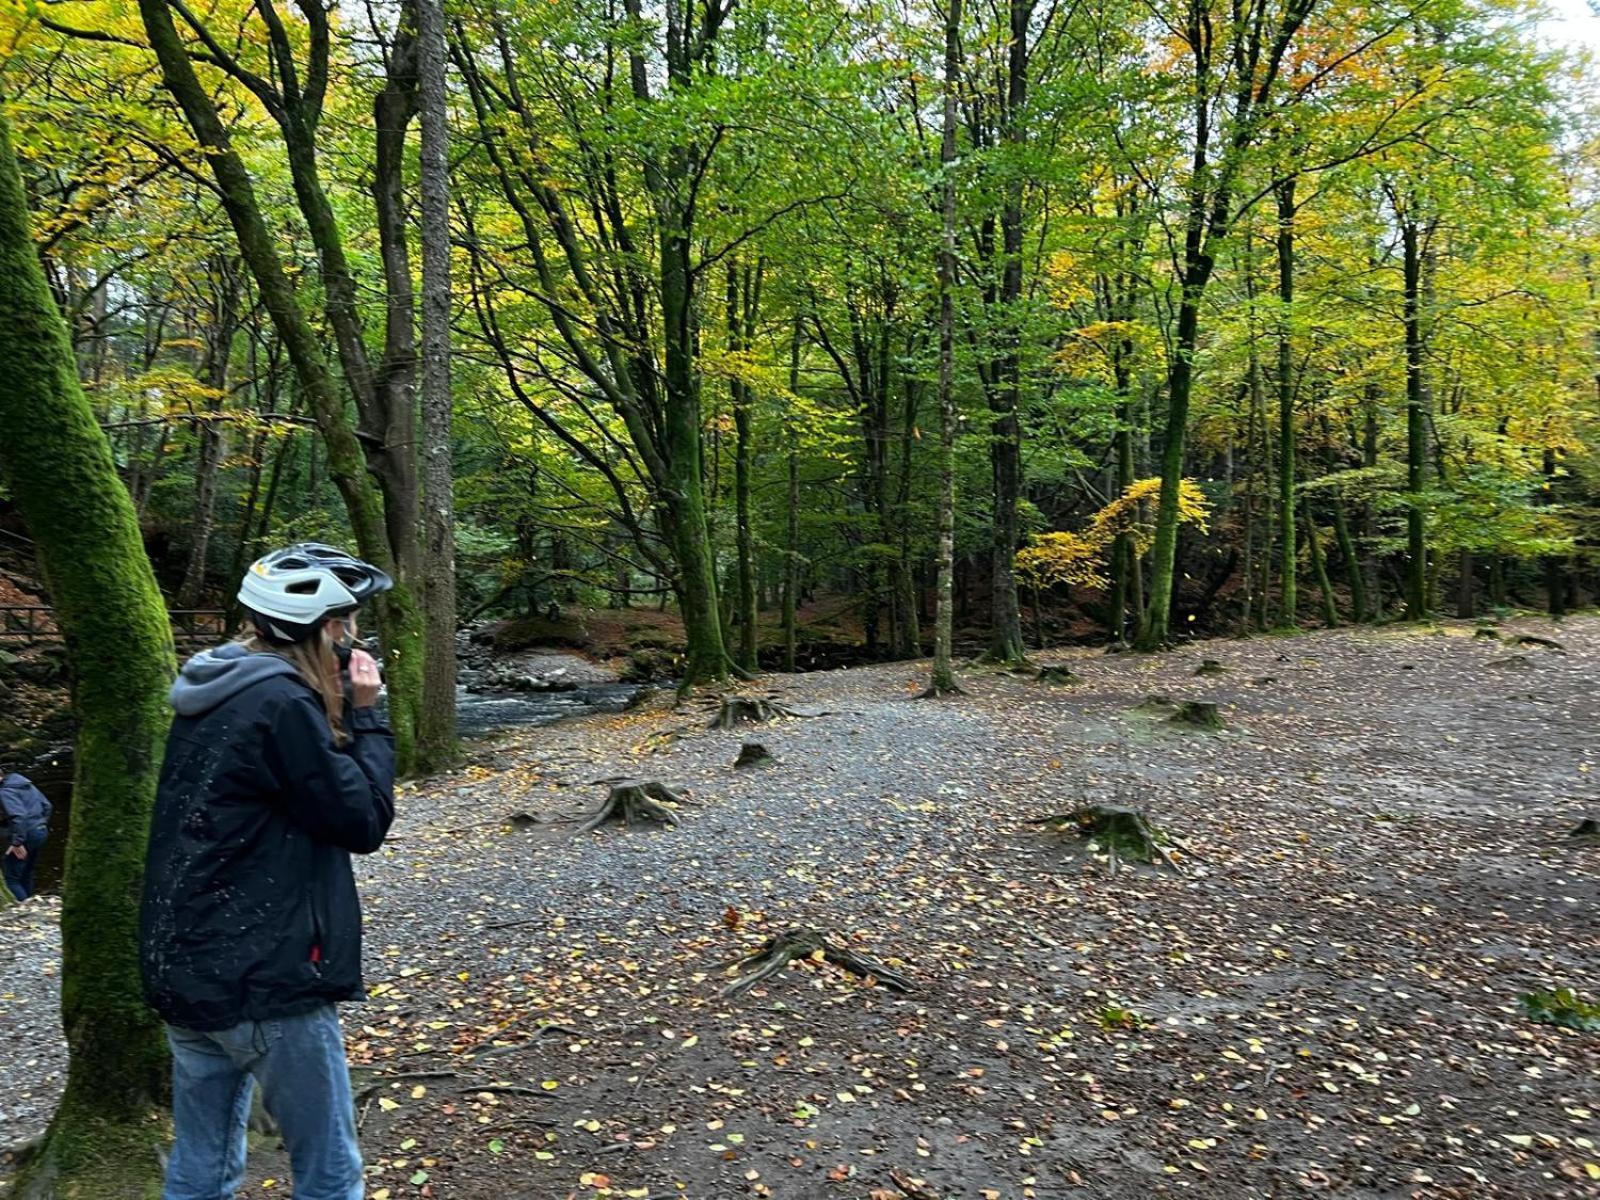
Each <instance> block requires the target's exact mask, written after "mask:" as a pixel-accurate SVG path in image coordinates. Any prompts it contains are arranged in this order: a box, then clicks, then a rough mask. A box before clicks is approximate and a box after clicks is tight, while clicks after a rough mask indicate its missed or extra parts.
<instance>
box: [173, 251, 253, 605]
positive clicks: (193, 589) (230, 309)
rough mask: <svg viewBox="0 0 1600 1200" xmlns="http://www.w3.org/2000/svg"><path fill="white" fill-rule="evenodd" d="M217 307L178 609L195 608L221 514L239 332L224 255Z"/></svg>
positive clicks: (216, 265)
mask: <svg viewBox="0 0 1600 1200" xmlns="http://www.w3.org/2000/svg"><path fill="white" fill-rule="evenodd" d="M211 276H212V279H211V287H212V296H213V305H212V311H211V324H210V326H209V327H208V329H207V330H206V359H205V365H204V368H203V371H202V376H203V378H204V380H205V385H206V388H207V389H208V390H209V391H210V393H211V395H210V396H209V397H207V400H206V413H207V415H206V416H205V417H202V418H201V419H200V422H199V435H200V438H199V442H200V445H199V452H198V454H197V455H196V459H195V465H194V517H193V523H192V526H191V540H190V543H189V561H188V565H187V566H185V568H184V572H183V582H182V583H181V584H180V585H179V587H178V607H179V608H194V607H195V606H196V605H197V604H199V602H200V594H201V592H202V591H203V590H204V588H205V582H206V558H207V556H208V555H209V553H210V550H211V531H212V529H213V527H214V526H215V524H216V516H217V476H218V474H219V473H220V471H221V469H222V460H223V457H224V456H225V455H226V453H227V426H226V425H225V424H224V423H223V422H222V421H220V420H216V419H215V417H216V416H217V415H218V414H220V413H221V411H222V408H223V403H224V401H225V400H226V399H227V392H228V364H229V359H230V358H231V357H232V352H233V336H234V334H235V333H236V332H237V331H238V328H239V277H238V270H237V266H236V265H235V263H234V262H232V261H230V260H229V259H228V258H227V256H225V255H217V256H216V257H215V258H214V259H213V261H212V264H211Z"/></svg>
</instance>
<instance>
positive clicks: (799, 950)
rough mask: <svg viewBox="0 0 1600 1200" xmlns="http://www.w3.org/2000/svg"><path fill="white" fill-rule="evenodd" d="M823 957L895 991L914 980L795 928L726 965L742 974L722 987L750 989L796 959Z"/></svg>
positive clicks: (732, 991) (727, 992) (730, 992)
mask: <svg viewBox="0 0 1600 1200" xmlns="http://www.w3.org/2000/svg"><path fill="white" fill-rule="evenodd" d="M818 956H820V957H821V959H822V961H823V962H828V963H832V964H833V965H834V966H836V967H839V968H841V969H842V970H845V971H848V972H850V973H851V974H852V975H859V976H861V977H862V978H863V979H867V980H870V981H872V982H873V983H876V984H879V985H880V986H882V987H886V988H888V989H889V990H890V991H894V992H909V991H910V990H911V981H910V980H909V979H907V978H906V977H905V976H904V975H900V974H898V973H896V972H895V971H893V970H891V969H890V968H888V967H886V966H884V964H883V963H881V962H877V961H876V960H874V959H870V958H868V957H867V956H866V955H864V954H857V953H856V952H855V951H854V950H849V949H846V948H845V947H843V946H840V945H836V944H835V943H834V942H831V941H829V940H828V938H827V937H825V936H824V935H823V934H821V933H818V932H817V931H816V930H814V929H791V930H788V931H786V932H784V933H780V934H778V935H777V936H775V937H770V938H768V939H767V940H766V941H765V942H763V943H761V948H760V949H759V950H757V951H756V952H755V953H754V954H747V955H745V956H744V957H743V958H736V959H734V960H733V961H732V962H730V963H725V964H724V965H723V969H724V970H731V971H738V972H740V974H739V977H738V978H737V979H735V980H734V981H733V982H732V983H730V984H728V986H727V987H725V988H723V989H722V994H723V996H724V997H728V996H737V995H739V994H740V993H742V992H747V991H749V990H750V989H751V988H753V987H755V986H756V984H758V983H761V982H763V981H765V980H768V979H771V978H772V977H773V976H775V975H777V974H779V973H780V972H782V971H783V970H784V968H786V967H787V966H788V965H789V964H790V963H792V962H804V961H806V960H807V959H815V958H817V957H818Z"/></svg>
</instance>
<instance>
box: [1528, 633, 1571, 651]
mask: <svg viewBox="0 0 1600 1200" xmlns="http://www.w3.org/2000/svg"><path fill="white" fill-rule="evenodd" d="M1516 645H1518V646H1537V647H1538V648H1539V649H1541V650H1557V651H1561V652H1563V653H1564V652H1565V651H1566V647H1565V646H1563V645H1562V644H1561V643H1560V642H1557V641H1552V640H1551V639H1550V638H1547V637H1535V636H1534V635H1533V634H1531V633H1524V634H1522V635H1520V636H1519V637H1518V638H1517V639H1516Z"/></svg>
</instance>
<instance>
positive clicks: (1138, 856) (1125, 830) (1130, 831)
mask: <svg viewBox="0 0 1600 1200" xmlns="http://www.w3.org/2000/svg"><path fill="white" fill-rule="evenodd" d="M1028 824H1030V825H1049V826H1050V827H1051V828H1053V829H1054V830H1056V832H1058V833H1065V832H1071V833H1076V834H1077V835H1078V836H1079V837H1081V838H1087V839H1088V840H1089V841H1090V842H1091V843H1092V844H1094V845H1096V846H1098V847H1099V848H1100V849H1102V850H1104V851H1105V853H1106V859H1107V862H1108V864H1109V865H1110V868H1111V873H1112V874H1113V875H1115V874H1116V873H1117V868H1118V867H1119V866H1120V865H1121V863H1122V862H1124V861H1127V862H1141V863H1148V864H1150V865H1165V866H1168V867H1171V868H1172V869H1173V870H1174V871H1177V872H1178V873H1179V874H1180V875H1181V874H1182V873H1183V868H1182V867H1181V866H1179V865H1178V862H1177V860H1176V859H1174V858H1173V857H1172V854H1171V852H1170V851H1169V850H1168V849H1167V847H1168V846H1176V847H1177V848H1178V849H1180V850H1183V851H1186V852H1188V853H1191V854H1192V853H1193V851H1191V850H1189V848H1188V847H1187V846H1186V845H1184V844H1183V843H1182V842H1180V841H1179V840H1178V839H1177V838H1175V837H1173V836H1172V835H1171V834H1170V833H1168V832H1167V831H1166V830H1165V829H1162V828H1160V827H1159V826H1157V825H1153V824H1151V823H1150V819H1149V818H1148V817H1146V816H1145V815H1144V813H1142V812H1140V811H1139V810H1138V809H1133V808H1123V807H1121V806H1119V805H1111V804H1089V805H1085V806H1084V807H1083V808H1075V809H1073V810H1072V811H1071V812H1065V813H1053V814H1051V815H1050V816H1045V817H1032V818H1030V819H1029V821H1028Z"/></svg>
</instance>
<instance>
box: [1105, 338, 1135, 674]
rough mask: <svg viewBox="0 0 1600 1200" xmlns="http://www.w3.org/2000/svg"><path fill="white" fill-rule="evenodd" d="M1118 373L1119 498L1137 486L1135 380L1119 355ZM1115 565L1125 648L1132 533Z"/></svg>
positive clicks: (1116, 608)
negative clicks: (1132, 394)
mask: <svg viewBox="0 0 1600 1200" xmlns="http://www.w3.org/2000/svg"><path fill="white" fill-rule="evenodd" d="M1113 369H1114V371H1115V378H1116V385H1117V394H1118V395H1120V396H1122V397H1123V401H1122V403H1121V404H1119V405H1118V406H1117V434H1116V443H1117V445H1116V450H1117V471H1116V480H1117V495H1119V496H1120V495H1123V494H1124V493H1126V492H1127V490H1128V489H1129V488H1130V487H1132V486H1133V482H1134V469H1133V405H1132V403H1131V401H1130V400H1129V399H1128V388H1129V386H1130V384H1131V380H1130V379H1129V376H1128V368H1127V365H1126V362H1125V360H1124V357H1123V355H1122V354H1120V353H1119V354H1117V356H1116V361H1115V362H1114V364H1113ZM1111 563H1112V573H1113V581H1112V582H1113V586H1112V592H1111V620H1110V626H1111V628H1110V633H1111V638H1112V640H1113V641H1114V642H1116V644H1117V645H1119V646H1121V645H1125V644H1126V643H1127V640H1128V603H1129V601H1130V599H1133V598H1134V597H1136V596H1137V595H1138V593H1139V556H1138V554H1137V553H1135V550H1134V543H1133V535H1132V534H1128V533H1119V534H1117V537H1116V540H1115V541H1114V542H1112V544H1111ZM1134 614H1135V620H1137V619H1138V604H1137V603H1135V604H1134Z"/></svg>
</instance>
